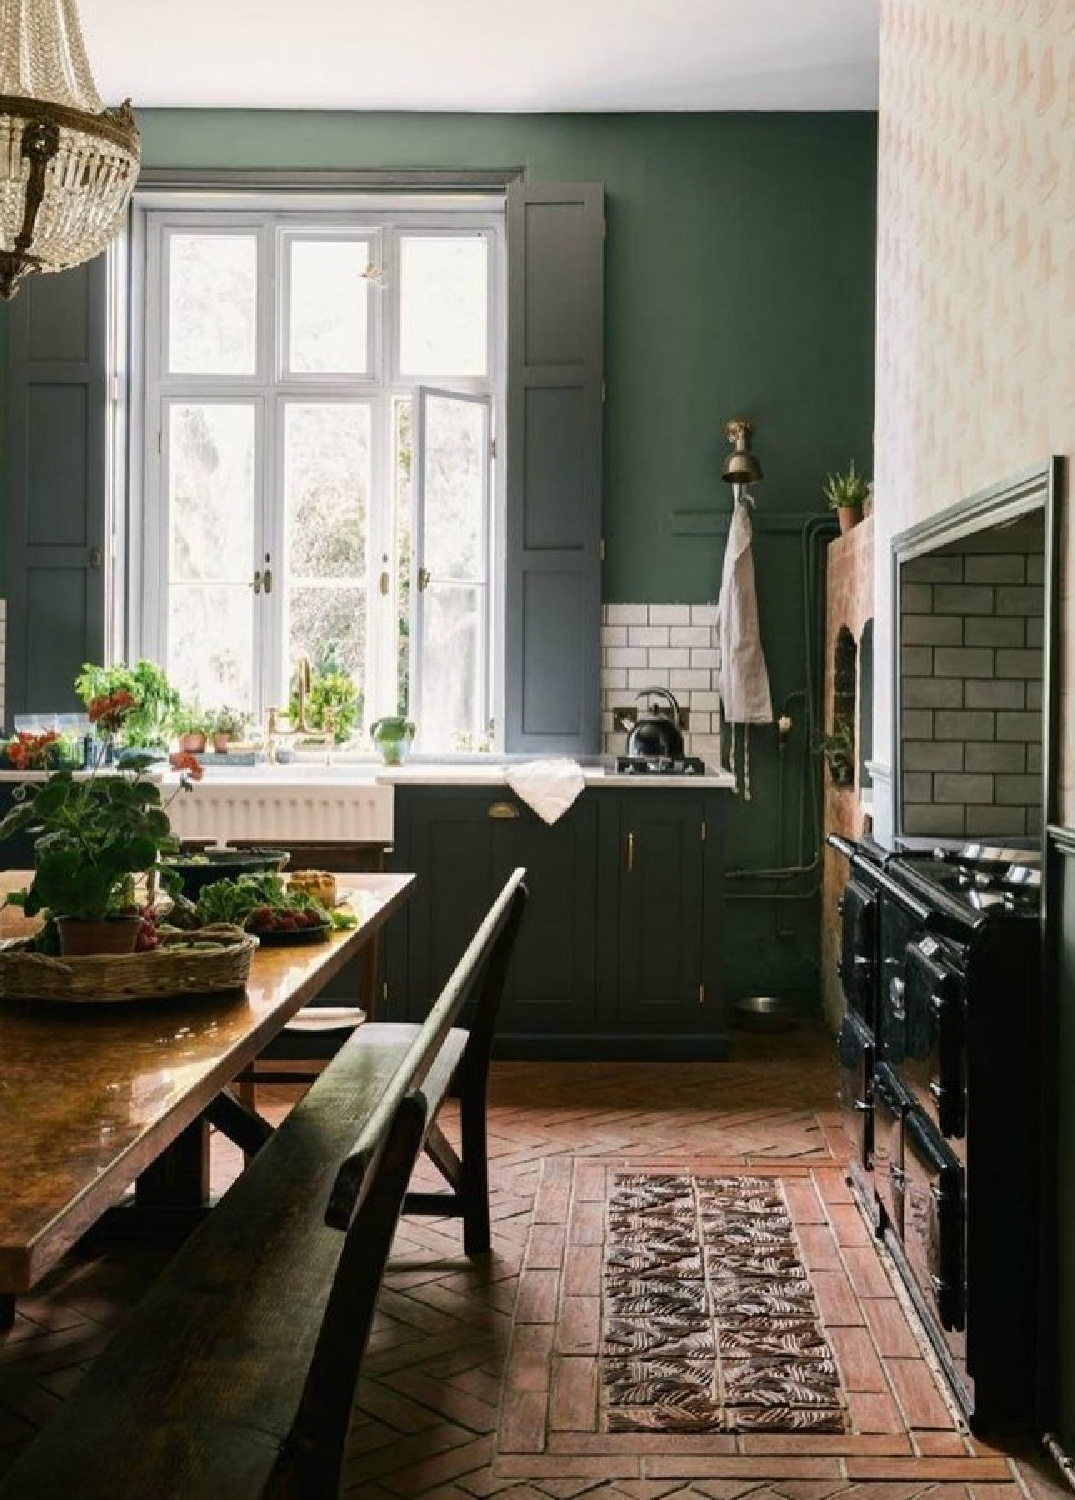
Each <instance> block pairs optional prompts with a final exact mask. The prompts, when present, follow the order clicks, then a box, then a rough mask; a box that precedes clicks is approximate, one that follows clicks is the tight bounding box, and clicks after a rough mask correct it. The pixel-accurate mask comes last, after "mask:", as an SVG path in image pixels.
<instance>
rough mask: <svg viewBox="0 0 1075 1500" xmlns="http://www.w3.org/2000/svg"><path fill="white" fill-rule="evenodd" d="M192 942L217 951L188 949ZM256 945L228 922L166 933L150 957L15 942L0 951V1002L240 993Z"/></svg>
mask: <svg viewBox="0 0 1075 1500" xmlns="http://www.w3.org/2000/svg"><path fill="white" fill-rule="evenodd" d="M192 942H198V943H209V944H212V945H213V946H212V947H211V948H210V947H206V948H190V947H188V946H187V945H188V944H190V943H192ZM257 946H258V940H257V938H256V937H253V936H251V934H250V933H248V932H244V931H243V929H242V928H241V927H232V926H230V925H229V924H227V923H220V924H218V925H217V926H214V927H202V928H198V929H197V930H195V931H193V932H177V933H172V934H167V935H165V936H164V937H163V938H162V941H161V946H160V947H159V948H154V949H152V950H150V951H149V952H148V953H122V954H119V953H100V954H93V955H92V956H90V957H86V958H66V957H65V958H52V957H50V956H49V955H47V954H44V953H35V952H33V951H32V949H30V948H29V947H28V945H27V942H18V943H12V944H11V945H10V946H8V947H6V948H4V949H2V950H0V999H4V1000H63V1001H68V1002H74V1003H79V1004H87V1003H89V1004H100V1003H106V1004H107V1003H116V1002H120V1001H126V1000H172V999H176V998H177V997H180V996H183V995H207V994H213V993H215V992H216V991H218V990H241V989H242V988H243V987H244V985H245V984H246V980H247V976H248V974H249V973H250V956H251V954H252V953H253V952H254V949H255V948H256V947H257Z"/></svg>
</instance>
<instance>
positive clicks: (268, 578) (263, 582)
mask: <svg viewBox="0 0 1075 1500" xmlns="http://www.w3.org/2000/svg"><path fill="white" fill-rule="evenodd" d="M271 562H272V556H271V554H270V553H268V552H266V554H265V570H264V572H262V570H261V569H260V568H255V569H254V579H253V582H252V583H251V585H250V587H251V588H252V589H253V590H254V593H255V594H260V593H262V592H263V591H264V592H265V593H266V594H271V593H272V569H271V568H270V567H269V564H270V563H271Z"/></svg>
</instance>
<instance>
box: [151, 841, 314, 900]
mask: <svg viewBox="0 0 1075 1500" xmlns="http://www.w3.org/2000/svg"><path fill="white" fill-rule="evenodd" d="M290 858H291V855H290V852H289V851H288V850H287V849H206V850H204V851H203V852H202V853H201V854H176V855H172V856H171V857H170V858H168V859H164V860H162V861H161V863H162V864H164V865H167V866H168V868H169V869H172V870H175V872H176V874H177V875H178V876H179V879H180V881H181V882H182V890H183V895H184V896H186V897H187V899H188V900H189V901H197V899H198V897H199V896H200V895H201V893H202V890H203V888H204V887H205V886H207V885H212V883H213V881H214V880H235V879H236V878H237V877H238V876H240V875H256V874H259V873H260V872H261V871H263V870H282V869H283V868H284V866H285V865H286V864H287V862H288V860H289V859H290Z"/></svg>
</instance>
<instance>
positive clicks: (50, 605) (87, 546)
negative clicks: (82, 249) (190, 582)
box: [5, 255, 108, 725]
mask: <svg viewBox="0 0 1075 1500" xmlns="http://www.w3.org/2000/svg"><path fill="white" fill-rule="evenodd" d="M107 278H108V265H107V257H106V256H103V255H101V256H98V257H97V259H96V260H93V261H91V262H90V263H89V264H88V265H84V266H77V267H76V268H75V269H74V270H71V271H63V272H61V273H60V274H58V275H54V276H32V277H30V279H29V280H28V281H26V282H24V283H23V286H22V288H21V290H20V291H19V293H18V296H17V297H16V299H15V300H14V302H13V303H12V304H11V310H10V314H9V316H10V319H11V324H10V330H11V331H10V342H9V369H8V377H9V378H8V428H7V436H8V476H7V477H8V484H7V559H6V575H7V682H6V695H5V696H6V705H5V718H6V719H7V722H8V724H9V725H10V723H11V720H12V717H13V716H14V714H16V713H40V712H47V711H49V710H56V711H58V712H66V711H71V710H73V709H77V708H78V707H79V706H80V705H79V702H78V699H77V696H76V694H75V691H74V686H73V684H74V679H75V676H76V674H77V672H78V670H79V667H80V666H81V665H82V663H83V662H84V661H90V660H96V661H102V660H103V659H104V649H105V593H104V584H105V569H104V566H103V552H104V545H105V477H106V454H107V429H108V406H107V401H108V392H107V385H106V382H107V326H108V325H107V311H108V309H107V286H108V279H107Z"/></svg>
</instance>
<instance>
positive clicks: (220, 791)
mask: <svg viewBox="0 0 1075 1500" xmlns="http://www.w3.org/2000/svg"><path fill="white" fill-rule="evenodd" d="M372 772H373V768H372V767H365V766H356V765H341V766H323V765H322V766H316V765H287V766H247V767H241V766H236V767H235V768H234V769H233V770H228V771H224V770H217V769H216V768H214V769H213V770H212V771H210V772H208V773H207V774H206V776H205V777H204V778H203V779H202V780H201V781H199V782H197V783H196V784H195V785H194V787H193V788H192V790H191V791H190V792H185V793H182V794H181V795H179V796H178V797H176V798H175V799H174V801H173V802H172V803H171V805H170V806H169V808H168V816H169V817H170V819H171V821H172V829H173V831H174V832H175V834H176V837H177V838H183V839H206V838H208V839H213V840H215V841H216V842H217V843H221V844H225V843H230V842H231V841H232V840H234V839H258V840H260V841H263V842H271V841H272V840H279V841H280V842H281V843H291V842H295V841H297V840H313V841H316V842H318V843H344V844H360V843H390V842H391V840H392V833H393V828H394V816H393V812H394V801H395V798H394V794H393V791H392V788H391V787H390V786H382V785H378V784H377V783H376V782H375V781H374V779H373V774H372ZM175 779H176V778H174V777H168V778H166V782H169V781H170V782H173V783H174V781H175ZM165 795H166V796H167V790H166V791H165Z"/></svg>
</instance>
